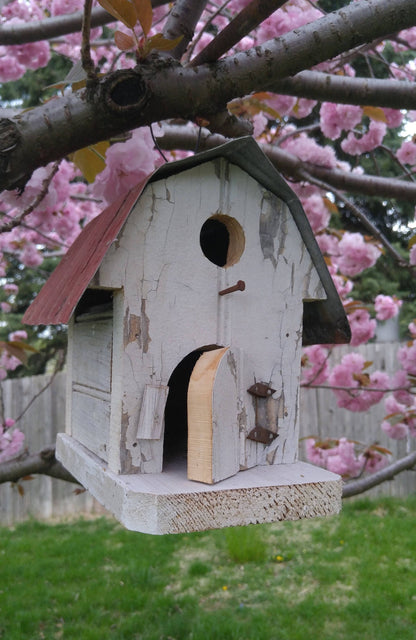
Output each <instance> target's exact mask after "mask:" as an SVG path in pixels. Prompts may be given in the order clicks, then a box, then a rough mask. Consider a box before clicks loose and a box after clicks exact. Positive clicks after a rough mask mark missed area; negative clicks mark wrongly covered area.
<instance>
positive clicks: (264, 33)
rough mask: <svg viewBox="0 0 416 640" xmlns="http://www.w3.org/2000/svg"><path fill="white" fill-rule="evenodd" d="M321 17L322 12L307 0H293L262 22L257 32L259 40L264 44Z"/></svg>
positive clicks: (259, 42)
mask: <svg viewBox="0 0 416 640" xmlns="http://www.w3.org/2000/svg"><path fill="white" fill-rule="evenodd" d="M321 17H322V13H321V12H320V11H319V10H318V9H315V8H314V7H312V6H311V5H310V3H309V2H306V0H292V2H287V3H286V4H285V5H284V7H282V9H279V10H278V11H275V12H274V13H272V15H271V16H269V18H267V19H266V20H264V22H262V23H261V25H260V26H259V28H258V29H257V32H256V36H257V42H258V44H262V43H263V42H265V41H267V40H271V39H272V38H277V37H278V36H282V35H284V34H285V33H287V32H288V31H292V29H296V28H297V27H301V26H302V25H304V24H308V23H309V22H313V21H314V20H317V19H319V18H321Z"/></svg>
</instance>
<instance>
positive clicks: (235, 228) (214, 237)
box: [199, 213, 246, 268]
mask: <svg viewBox="0 0 416 640" xmlns="http://www.w3.org/2000/svg"><path fill="white" fill-rule="evenodd" d="M199 243H200V245H201V249H202V253H203V254H204V256H205V257H206V258H208V260H209V261H210V262H213V263H214V264H216V265H217V267H224V268H227V267H231V266H232V265H233V264H236V262H238V261H239V260H240V258H241V256H242V255H243V251H244V247H245V244H246V239H245V236H244V231H243V227H242V226H241V224H240V223H239V222H237V220H236V219H235V218H232V217H231V216H227V215H225V214H223V213H215V214H214V215H213V216H211V217H210V218H208V220H206V221H205V222H204V224H203V225H202V227H201V233H200V235H199Z"/></svg>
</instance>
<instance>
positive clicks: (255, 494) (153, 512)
mask: <svg viewBox="0 0 416 640" xmlns="http://www.w3.org/2000/svg"><path fill="white" fill-rule="evenodd" d="M56 457H57V458H58V460H60V461H61V462H62V464H63V465H64V466H65V467H66V468H67V469H68V470H69V471H70V472H71V473H72V474H73V475H74V476H75V477H76V478H77V480H79V482H80V483H81V484H82V485H83V486H84V487H85V488H86V489H88V491H90V493H91V494H92V495H93V496H94V497H95V498H96V499H97V500H98V501H99V502H100V503H101V504H103V505H104V506H105V507H106V508H107V509H108V510H109V511H110V512H111V513H112V514H113V515H114V516H115V517H116V518H117V520H119V521H120V522H121V523H122V524H123V525H124V526H125V527H126V528H127V529H131V530H133V531H141V532H142V533H151V534H165V533H184V532H190V531H203V530H206V529H220V528H222V527H230V526H239V525H248V524H258V523H264V522H276V521H280V520H298V519H301V518H313V517H317V516H328V515H333V514H336V513H338V512H339V511H340V509H341V494H342V479H341V478H340V477H339V476H337V475H335V474H334V473H330V472H329V471H326V470H324V469H321V468H319V467H315V466H313V465H310V464H306V463H304V462H296V463H294V464H283V465H273V466H259V467H254V468H252V469H248V470H247V471H240V472H239V473H237V474H236V475H235V476H233V477H231V478H227V479H226V480H222V481H221V482H218V483H217V484H214V485H206V484H202V483H199V482H193V481H191V480H188V479H187V478H186V469H185V468H184V467H179V466H178V467H176V468H175V467H172V468H168V469H167V470H166V471H163V472H162V473H152V474H136V475H116V474H114V473H112V472H110V471H108V470H107V468H106V463H105V462H104V461H103V460H101V459H100V458H99V457H97V456H96V455H95V454H93V453H91V452H90V451H89V450H88V449H87V448H86V447H84V446H83V445H82V444H80V443H79V442H78V441H77V440H75V439H74V438H72V437H70V436H67V435H65V434H59V435H58V439H57V446H56Z"/></svg>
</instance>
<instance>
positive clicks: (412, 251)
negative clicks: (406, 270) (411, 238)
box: [409, 244, 416, 265]
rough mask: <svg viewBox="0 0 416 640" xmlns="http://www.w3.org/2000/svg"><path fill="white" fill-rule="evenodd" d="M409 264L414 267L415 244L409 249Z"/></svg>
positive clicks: (415, 256) (415, 262)
mask: <svg viewBox="0 0 416 640" xmlns="http://www.w3.org/2000/svg"><path fill="white" fill-rule="evenodd" d="M409 262H410V264H413V265H416V244H414V245H413V247H412V248H411V249H410V255H409Z"/></svg>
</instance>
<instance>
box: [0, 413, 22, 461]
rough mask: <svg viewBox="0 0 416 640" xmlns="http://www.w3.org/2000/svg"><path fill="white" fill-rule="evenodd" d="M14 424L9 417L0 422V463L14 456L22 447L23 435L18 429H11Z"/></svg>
mask: <svg viewBox="0 0 416 640" xmlns="http://www.w3.org/2000/svg"><path fill="white" fill-rule="evenodd" d="M14 424H15V421H14V420H12V419H11V418H7V419H6V420H5V421H4V423H3V424H0V463H1V462H4V461H5V460H10V459H11V458H14V457H16V455H17V454H18V453H19V452H20V450H21V448H22V445H23V441H24V439H25V435H24V433H22V431H20V430H19V429H12V427H13V426H14Z"/></svg>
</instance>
